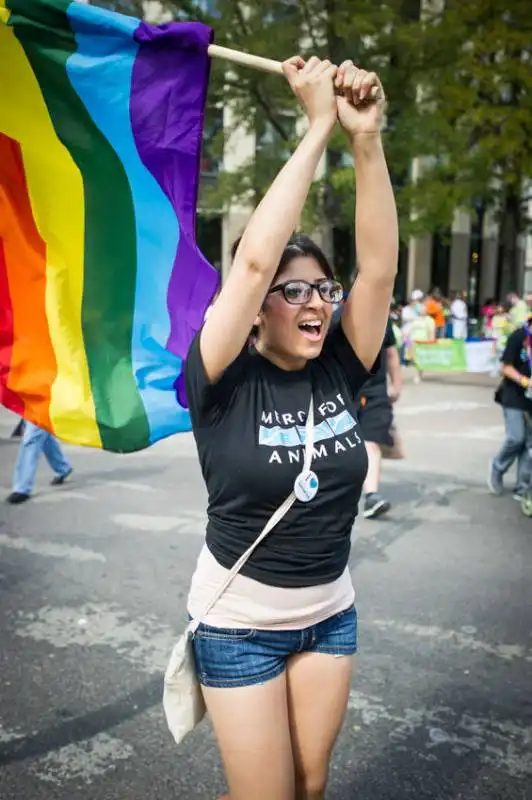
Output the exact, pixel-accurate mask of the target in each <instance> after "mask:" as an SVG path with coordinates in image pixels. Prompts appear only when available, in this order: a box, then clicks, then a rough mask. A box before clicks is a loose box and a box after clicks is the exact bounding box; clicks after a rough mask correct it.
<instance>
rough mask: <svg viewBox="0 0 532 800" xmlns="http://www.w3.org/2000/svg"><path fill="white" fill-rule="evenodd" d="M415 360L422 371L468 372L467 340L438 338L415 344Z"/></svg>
mask: <svg viewBox="0 0 532 800" xmlns="http://www.w3.org/2000/svg"><path fill="white" fill-rule="evenodd" d="M414 362H415V365H416V367H417V368H418V369H419V370H421V371H422V372H467V360H466V349H465V342H464V341H462V340H461V339H438V340H437V341H436V342H418V343H416V344H415V345H414Z"/></svg>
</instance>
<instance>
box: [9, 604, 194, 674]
mask: <svg viewBox="0 0 532 800" xmlns="http://www.w3.org/2000/svg"><path fill="white" fill-rule="evenodd" d="M80 620H83V624H80ZM15 633H16V635H17V636H21V637H22V638H26V639H32V640H34V641H38V642H47V643H48V644H50V645H52V646H53V647H55V648H58V649H65V648H68V647H72V646H73V645H80V646H81V647H102V646H106V647H110V648H112V649H113V650H114V651H115V652H116V653H117V654H118V655H119V656H120V658H123V659H125V660H126V661H127V662H129V663H130V664H132V665H133V666H134V667H136V668H137V669H140V670H142V671H143V672H147V673H149V674H159V675H160V674H162V672H163V671H164V669H165V668H166V664H167V661H168V659H169V657H170V652H171V649H172V646H173V644H174V643H175V641H176V638H177V635H178V632H177V631H173V630H172V629H171V628H170V627H169V626H167V625H163V624H162V623H161V622H160V621H159V620H158V619H157V618H156V617H152V616H142V617H135V619H131V618H130V616H129V614H128V613H127V611H125V610H124V609H123V608H120V607H119V606H117V605H109V604H107V603H87V604H86V605H83V606H80V607H76V608H73V607H55V606H54V607H52V606H44V607H43V608H41V609H39V611H37V612H36V613H33V614H20V615H19V617H18V619H17V623H16V626H15Z"/></svg>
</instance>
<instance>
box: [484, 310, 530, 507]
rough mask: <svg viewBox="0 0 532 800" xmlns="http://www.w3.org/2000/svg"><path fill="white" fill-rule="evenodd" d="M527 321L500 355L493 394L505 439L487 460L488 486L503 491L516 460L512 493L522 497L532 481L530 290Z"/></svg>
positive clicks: (510, 338)
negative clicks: (499, 379)
mask: <svg viewBox="0 0 532 800" xmlns="http://www.w3.org/2000/svg"><path fill="white" fill-rule="evenodd" d="M526 311H527V321H526V324H525V325H522V326H521V327H519V328H518V329H517V330H515V331H514V332H513V333H511V334H510V336H509V337H508V342H507V344H506V348H505V350H504V353H503V356H502V364H503V367H502V372H503V376H504V378H503V381H502V383H501V385H500V387H499V389H498V390H497V392H496V394H495V400H496V402H497V403H499V404H500V405H501V406H502V409H503V414H504V424H505V429H506V439H505V441H504V444H503V446H502V448H501V449H500V451H499V452H498V454H497V455H496V456H495V458H494V459H493V460H492V461H491V463H490V469H489V475H488V487H489V489H490V491H491V492H492V494H496V495H500V494H502V493H503V491H504V476H505V474H506V473H507V472H508V470H509V469H510V467H511V466H512V465H513V464H514V463H515V462H517V481H516V486H515V489H514V497H515V498H516V500H519V501H521V500H522V499H523V496H524V495H525V494H526V493H527V492H528V491H529V490H530V487H531V483H532V464H531V462H532V459H531V456H530V454H531V452H532V381H531V376H532V294H531V295H529V296H528V297H527V302H526Z"/></svg>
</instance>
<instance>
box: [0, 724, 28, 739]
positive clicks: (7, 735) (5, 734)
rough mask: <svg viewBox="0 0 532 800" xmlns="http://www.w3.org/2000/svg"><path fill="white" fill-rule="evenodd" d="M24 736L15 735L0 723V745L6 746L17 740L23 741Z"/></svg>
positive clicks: (20, 734)
mask: <svg viewBox="0 0 532 800" xmlns="http://www.w3.org/2000/svg"><path fill="white" fill-rule="evenodd" d="M23 738H24V734H22V733H15V731H13V730H10V729H8V728H4V726H3V725H2V723H1V722H0V744H8V743H9V742H16V741H17V739H23Z"/></svg>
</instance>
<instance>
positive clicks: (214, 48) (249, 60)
mask: <svg viewBox="0 0 532 800" xmlns="http://www.w3.org/2000/svg"><path fill="white" fill-rule="evenodd" d="M207 53H208V54H209V56H210V57H211V58H223V59H225V60H226V61H231V62H232V63H233V64H240V65H241V66H243V67H251V68H252V69H258V70H260V71H261V72H269V73H270V74H272V75H282V74H283V70H282V67H281V62H280V61H274V60H273V58H263V57H262V56H252V55H251V53H242V52H241V51H240V50H231V48H230V47H221V46H220V45H219V44H211V45H209V48H208V50H207Z"/></svg>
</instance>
